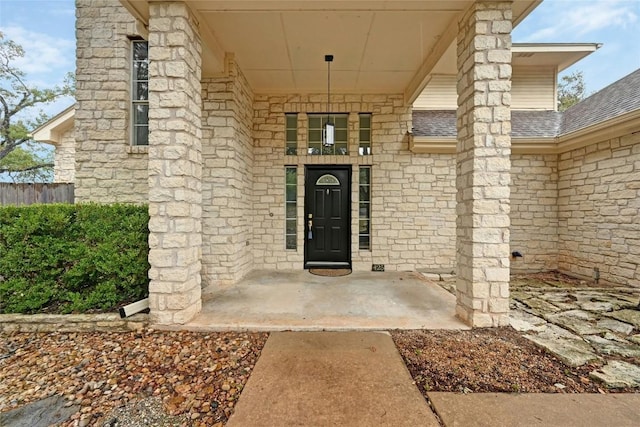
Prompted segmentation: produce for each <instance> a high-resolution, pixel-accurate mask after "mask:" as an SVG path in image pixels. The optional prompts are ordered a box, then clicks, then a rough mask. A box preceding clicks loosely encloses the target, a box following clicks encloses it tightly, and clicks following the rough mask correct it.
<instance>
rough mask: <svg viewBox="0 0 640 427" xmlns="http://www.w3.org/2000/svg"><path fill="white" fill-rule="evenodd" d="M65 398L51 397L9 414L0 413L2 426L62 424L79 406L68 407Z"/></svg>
mask: <svg viewBox="0 0 640 427" xmlns="http://www.w3.org/2000/svg"><path fill="white" fill-rule="evenodd" d="M66 403H67V401H66V400H65V398H64V397H63V396H51V397H47V398H46V399H42V400H38V401H36V402H33V403H30V404H28V405H24V406H22V407H20V408H17V409H13V410H11V411H8V412H3V413H0V426H11V427H47V426H50V425H52V424H58V423H62V422H64V421H66V420H68V419H69V417H71V415H73V414H75V413H76V412H77V411H78V409H79V406H77V405H72V406H66V405H65V404H66Z"/></svg>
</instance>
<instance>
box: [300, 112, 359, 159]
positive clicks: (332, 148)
mask: <svg viewBox="0 0 640 427" xmlns="http://www.w3.org/2000/svg"><path fill="white" fill-rule="evenodd" d="M308 117H309V135H308V142H309V146H308V148H307V153H309V154H311V155H322V154H324V155H331V154H337V155H342V156H345V155H347V154H349V149H348V147H349V132H348V127H349V115H348V114H330V115H328V116H327V115H326V114H309V115H308ZM327 119H328V120H329V122H330V123H333V124H334V126H335V133H334V143H333V145H329V146H325V145H323V144H322V130H323V128H324V125H325V124H326V123H327Z"/></svg>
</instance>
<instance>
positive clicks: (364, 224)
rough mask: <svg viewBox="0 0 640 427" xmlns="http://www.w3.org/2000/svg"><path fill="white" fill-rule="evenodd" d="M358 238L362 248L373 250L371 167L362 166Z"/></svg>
mask: <svg viewBox="0 0 640 427" xmlns="http://www.w3.org/2000/svg"><path fill="white" fill-rule="evenodd" d="M359 193H360V196H359V206H358V213H359V215H358V216H359V227H358V240H359V247H360V249H362V250H371V167H370V166H360V175H359Z"/></svg>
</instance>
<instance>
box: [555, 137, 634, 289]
mask: <svg viewBox="0 0 640 427" xmlns="http://www.w3.org/2000/svg"><path fill="white" fill-rule="evenodd" d="M558 192H559V198H558V206H559V212H558V214H559V219H560V221H559V259H558V268H559V269H560V270H561V271H563V272H567V273H569V274H574V275H580V276H584V277H587V278H593V277H594V268H599V269H600V279H601V280H602V281H604V282H611V283H615V284H620V285H631V286H640V133H637V132H636V133H635V134H628V135H625V136H623V137H620V138H614V139H610V140H608V141H602V142H600V143H598V144H592V145H589V146H587V147H585V148H580V149H577V150H573V151H570V152H567V153H563V154H561V155H560V160H559V163H558Z"/></svg>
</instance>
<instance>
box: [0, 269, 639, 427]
mask: <svg viewBox="0 0 640 427" xmlns="http://www.w3.org/2000/svg"><path fill="white" fill-rule="evenodd" d="M439 284H441V285H443V286H445V287H447V286H448V287H449V288H451V287H452V286H451V284H452V281H451V280H449V281H444V282H439ZM638 295H639V293H638V291H637V290H634V289H614V288H602V287H599V288H595V287H593V286H589V284H588V283H586V282H584V281H578V280H572V279H570V278H567V277H563V276H560V275H557V274H547V275H527V276H521V277H516V278H515V279H514V280H513V295H512V297H513V299H512V307H511V308H512V319H511V320H512V325H515V326H514V327H516V328H517V330H516V329H514V328H512V327H506V328H493V329H474V330H470V331H446V330H436V331H423V330H417V331H393V332H392V337H393V340H394V342H395V344H396V346H397V347H398V350H399V352H400V354H401V355H402V357H403V359H404V361H405V363H406V365H407V367H408V369H409V371H410V373H411V375H412V376H413V379H414V381H415V383H416V385H417V387H418V388H419V389H420V391H421V392H422V393H423V394H424V395H425V397H426V398H427V399H428V397H427V395H426V393H427V392H435V391H444V392H461V393H481V392H508V393H513V392H516V393H609V392H631V393H638V392H640V383H639V382H634V381H635V380H634V381H631V379H633V378H640V372H636V371H638V370H639V369H640V368H639V367H640V357H638V353H637V352H638V351H639V350H638V349H640V342H639V341H638V337H639V335H638V332H640V323H638V319H639V318H640V317H639V313H638V312H637V311H636V310H634V306H633V303H634V301H635V300H636V298H637V297H638ZM564 328H566V329H564ZM267 337H268V334H266V333H236V332H225V333H195V332H163V331H155V330H152V329H141V330H139V331H136V332H86V333H70V332H53V333H36V332H30V333H28V332H24V333H19V332H11V333H9V332H5V333H2V332H0V424H3V415H6V414H7V413H8V412H9V411H12V410H13V409H16V408H21V407H22V408H25V405H28V404H32V403H34V402H40V404H42V405H44V404H45V403H43V399H45V398H48V397H55V396H60V397H61V398H51V399H50V401H55V402H56V405H58V408H61V409H64V412H65V413H71V412H73V414H72V415H71V417H70V418H69V419H68V420H67V421H65V422H63V423H62V424H58V425H61V426H68V427H71V426H80V427H84V426H88V425H91V426H101V427H104V426H108V427H121V426H127V427H136V426H194V427H197V426H214V427H221V426H223V425H225V424H226V422H227V419H228V418H229V417H230V415H231V414H232V412H233V409H234V406H235V403H236V401H237V399H238V398H239V396H240V394H241V391H242V389H243V387H244V386H245V384H246V382H247V380H248V378H249V375H250V374H251V372H252V371H253V368H254V366H255V364H256V362H257V360H258V358H259V356H260V353H261V351H262V348H263V346H264V344H265V342H266V340H267ZM567 343H569V344H571V346H569V348H570V349H573V350H572V352H569V353H567V350H566V348H565V347H566V345H567ZM551 344H553V345H551ZM577 344H580V346H582V347H584V348H585V350H584V351H581V352H579V351H578V350H580V348H582V347H580V348H578V346H577ZM554 346H555V347H561V348H560V349H556V348H555V347H554ZM552 352H554V353H556V354H557V356H556V355H554V354H552ZM578 356H581V357H578ZM582 356H584V357H582ZM587 356H588V357H587ZM602 381H606V383H603V382H602ZM616 383H618V384H616ZM630 384H631V386H629V385H630ZM635 384H638V385H637V386H636V385H635ZM34 408H35V407H34ZM26 412H29V409H28V408H27V411H26ZM31 412H36V411H35V410H33V411H31ZM43 412H44V413H46V412H47V411H46V410H45V411H43ZM67 416H68V415H67Z"/></svg>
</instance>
